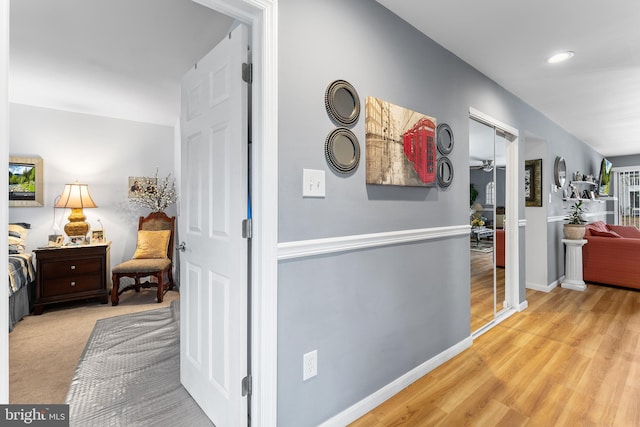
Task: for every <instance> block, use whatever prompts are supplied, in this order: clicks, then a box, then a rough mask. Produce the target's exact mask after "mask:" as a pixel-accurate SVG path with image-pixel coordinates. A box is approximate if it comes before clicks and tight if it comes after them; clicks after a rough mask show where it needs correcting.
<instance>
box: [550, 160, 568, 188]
mask: <svg viewBox="0 0 640 427" xmlns="http://www.w3.org/2000/svg"><path fill="white" fill-rule="evenodd" d="M553 179H554V181H555V183H556V185H557V186H558V187H560V188H562V187H563V186H564V183H565V182H566V180H567V165H566V163H565V161H564V157H560V156H558V157H556V161H555V163H554V165H553Z"/></svg>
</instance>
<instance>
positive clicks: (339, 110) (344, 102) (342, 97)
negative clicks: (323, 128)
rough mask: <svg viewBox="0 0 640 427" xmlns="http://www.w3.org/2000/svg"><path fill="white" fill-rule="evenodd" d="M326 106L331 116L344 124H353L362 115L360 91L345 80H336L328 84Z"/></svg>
mask: <svg viewBox="0 0 640 427" xmlns="http://www.w3.org/2000/svg"><path fill="white" fill-rule="evenodd" d="M324 99H325V106H326V108H327V113H328V114H329V116H330V117H331V118H332V119H333V120H334V121H336V122H337V123H339V124H340V125H342V126H351V125H353V124H354V123H355V122H357V121H358V117H359V116H360V98H359V97H358V92H356V89H355V88H354V87H353V86H352V85H351V83H349V82H347V81H345V80H336V81H334V82H332V83H331V84H330V85H329V86H327V91H326V93H325V98H324Z"/></svg>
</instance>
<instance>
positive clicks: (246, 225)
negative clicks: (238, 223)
mask: <svg viewBox="0 0 640 427" xmlns="http://www.w3.org/2000/svg"><path fill="white" fill-rule="evenodd" d="M242 237H244V238H245V239H250V238H251V237H253V236H252V230H251V220H250V219H243V220H242Z"/></svg>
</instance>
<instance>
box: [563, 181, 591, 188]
mask: <svg viewBox="0 0 640 427" xmlns="http://www.w3.org/2000/svg"><path fill="white" fill-rule="evenodd" d="M569 184H578V185H580V184H589V185H593V186H594V187H596V186H597V185H598V184H596V183H595V182H593V181H570V182H569Z"/></svg>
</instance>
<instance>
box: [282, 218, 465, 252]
mask: <svg viewBox="0 0 640 427" xmlns="http://www.w3.org/2000/svg"><path fill="white" fill-rule="evenodd" d="M469 227H470V226H469V225H466V224H465V225H455V226H447V227H434V228H421V229H414V230H400V231H390V232H383V233H371V234H358V235H352V236H340V237H329V238H323V239H312V240H300V241H293V242H283V243H279V244H278V260H279V261H280V260H285V259H293V258H303V257H308V256H314V255H323V254H330V253H337V252H345V251H351V250H356V249H366V248H376V247H381V246H389V245H397V244H400V243H408V242H420V241H424V240H431V239H438V238H442V237H453V236H462V235H465V236H468V235H469Z"/></svg>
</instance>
